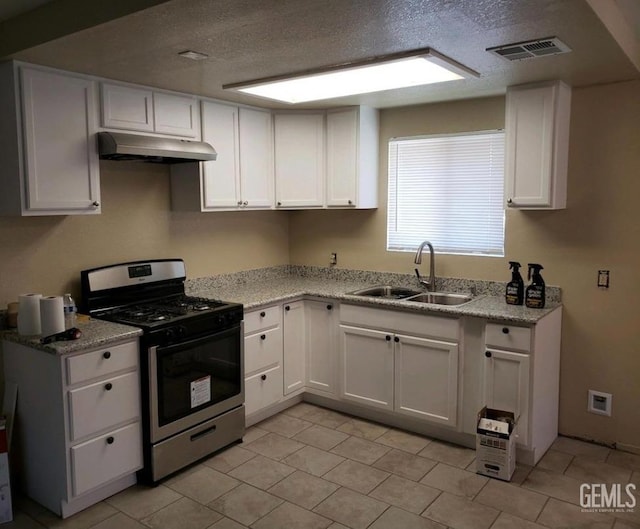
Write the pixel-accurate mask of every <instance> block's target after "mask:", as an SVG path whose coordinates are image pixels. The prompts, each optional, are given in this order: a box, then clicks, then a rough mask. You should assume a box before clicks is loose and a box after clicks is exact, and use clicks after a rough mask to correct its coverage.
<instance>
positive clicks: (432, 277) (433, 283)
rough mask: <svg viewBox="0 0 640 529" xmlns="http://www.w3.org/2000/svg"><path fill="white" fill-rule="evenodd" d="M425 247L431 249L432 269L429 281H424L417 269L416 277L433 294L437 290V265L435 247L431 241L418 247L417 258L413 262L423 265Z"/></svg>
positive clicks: (430, 266) (430, 262)
mask: <svg viewBox="0 0 640 529" xmlns="http://www.w3.org/2000/svg"><path fill="white" fill-rule="evenodd" d="M425 246H428V247H429V268H430V270H429V281H425V280H424V279H422V276H421V275H420V271H419V270H418V269H417V268H416V276H417V277H418V281H420V284H421V285H424V286H425V287H427V290H429V291H431V292H433V291H434V290H435V289H436V264H435V255H434V251H433V245H432V244H431V243H430V242H429V241H424V242H423V243H422V244H421V245H420V246H419V247H418V251H417V252H416V258H415V259H414V260H413V262H414V263H415V264H417V265H419V264H422V250H424V247H425Z"/></svg>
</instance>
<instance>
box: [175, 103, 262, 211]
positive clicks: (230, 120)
mask: <svg viewBox="0 0 640 529" xmlns="http://www.w3.org/2000/svg"><path fill="white" fill-rule="evenodd" d="M201 110H202V141H205V142H207V143H210V144H211V145H212V146H213V148H214V149H215V150H216V152H217V158H216V160H213V161H209V162H202V163H200V164H178V165H173V166H172V167H171V198H172V207H173V209H178V210H183V209H186V210H194V209H195V210H199V211H221V210H234V209H270V208H272V207H273V139H272V138H273V134H272V122H271V113H270V112H269V111H264V110H255V109H250V108H238V107H237V106H235V105H226V104H223V103H214V102H213V101H203V102H202V108H201Z"/></svg>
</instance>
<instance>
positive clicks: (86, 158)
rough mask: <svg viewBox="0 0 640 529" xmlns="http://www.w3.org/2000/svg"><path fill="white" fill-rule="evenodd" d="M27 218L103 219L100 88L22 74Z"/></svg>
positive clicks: (72, 80)
mask: <svg viewBox="0 0 640 529" xmlns="http://www.w3.org/2000/svg"><path fill="white" fill-rule="evenodd" d="M21 81H22V111H23V123H24V141H25V176H26V184H27V185H26V197H25V198H26V200H25V204H24V205H25V208H26V210H27V212H31V213H33V214H46V213H49V212H52V213H53V212H55V213H70V214H71V213H98V212H99V205H100V203H99V200H100V182H99V167H98V148H97V145H96V140H95V134H94V133H95V130H96V126H95V125H96V124H95V114H96V102H95V99H96V98H95V84H94V83H93V82H92V81H88V80H86V79H80V78H77V77H71V76H69V77H67V76H64V75H59V74H55V73H50V72H42V71H38V70H30V69H28V68H24V69H22V70H21Z"/></svg>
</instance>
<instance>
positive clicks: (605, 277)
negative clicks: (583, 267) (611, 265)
mask: <svg viewBox="0 0 640 529" xmlns="http://www.w3.org/2000/svg"><path fill="white" fill-rule="evenodd" d="M598 286H599V287H602V288H609V270H598Z"/></svg>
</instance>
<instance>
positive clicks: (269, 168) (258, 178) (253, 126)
mask: <svg viewBox="0 0 640 529" xmlns="http://www.w3.org/2000/svg"><path fill="white" fill-rule="evenodd" d="M239 115H240V149H239V150H240V190H241V192H240V194H241V198H242V206H243V207H247V208H269V207H272V206H273V133H272V131H273V125H272V121H271V113H270V112H264V111H261V110H251V109H248V108H241V109H240V110H239Z"/></svg>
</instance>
